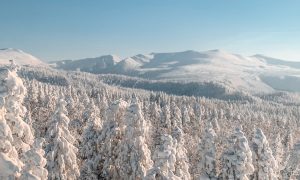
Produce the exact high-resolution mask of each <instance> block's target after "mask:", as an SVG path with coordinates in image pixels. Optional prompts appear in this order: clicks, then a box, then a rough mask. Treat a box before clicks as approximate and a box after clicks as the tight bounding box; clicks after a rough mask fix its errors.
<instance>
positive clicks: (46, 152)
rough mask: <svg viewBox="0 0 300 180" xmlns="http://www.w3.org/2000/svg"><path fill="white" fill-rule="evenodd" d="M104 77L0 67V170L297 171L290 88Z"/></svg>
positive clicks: (65, 175) (176, 174) (203, 175)
mask: <svg viewBox="0 0 300 180" xmlns="http://www.w3.org/2000/svg"><path fill="white" fill-rule="evenodd" d="M110 78H111V75H95V74H89V73H83V72H75V71H73V72H72V71H70V72H67V71H59V70H54V69H50V68H35V67H26V66H22V67H18V66H15V65H13V64H12V65H10V66H4V67H2V68H1V70H0V80H1V81H0V83H1V85H0V97H1V98H0V100H1V101H0V105H1V106H0V108H1V109H0V110H1V114H0V115H1V116H0V139H1V140H0V170H1V171H0V177H1V178H0V179H21V180H27V179H30V180H31V179H41V180H45V179H50V180H55V179H61V180H64V179H66V180H67V179H68V180H69V179H70V180H72V179H87V180H96V179H145V180H147V179H149V180H150V179H160V180H163V179H183V180H189V179H201V180H202V179H204V180H205V179H224V180H227V179H237V180H246V179H249V180H252V179H253V180H263V179H265V180H274V179H300V142H299V140H300V131H299V126H300V119H299V117H300V107H299V104H297V102H294V101H293V100H292V99H293V98H292V97H293V96H295V94H293V95H292V94H288V93H286V94H284V95H283V94H279V95H278V94H274V95H268V96H267V95H265V96H263V95H261V96H253V95H249V94H231V96H230V97H229V98H228V97H226V98H224V97H225V96H217V97H218V98H214V97H204V96H201V95H199V96H193V95H191V96H178V95H172V93H165V92H163V91H149V90H143V89H137V88H128V87H126V86H120V85H118V84H113V83H107V81H109V79H110ZM114 78H115V80H116V78H118V81H119V82H123V84H125V83H126V82H129V79H126V77H125V76H120V77H118V76H116V77H114ZM156 86H159V84H156ZM204 93H205V92H204Z"/></svg>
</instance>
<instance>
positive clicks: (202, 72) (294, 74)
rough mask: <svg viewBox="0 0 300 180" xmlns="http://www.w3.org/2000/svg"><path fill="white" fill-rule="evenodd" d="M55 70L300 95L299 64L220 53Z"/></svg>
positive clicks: (82, 63) (26, 60)
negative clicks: (199, 83) (211, 83)
mask: <svg viewBox="0 0 300 180" xmlns="http://www.w3.org/2000/svg"><path fill="white" fill-rule="evenodd" d="M8 59H14V60H15V61H16V63H17V64H22V65H24V64H29V65H41V64H44V63H43V62H42V61H41V60H39V59H38V58H35V57H34V56H32V55H30V54H27V53H25V52H23V51H21V50H16V49H2V50H0V64H3V63H4V62H8V61H7V60H8ZM49 66H50V67H52V68H56V69H62V70H68V71H83V72H89V73H94V74H121V75H126V76H133V77H138V78H143V79H146V80H147V79H148V80H161V81H168V82H215V83H218V84H222V85H224V86H226V87H230V88H232V89H235V90H237V91H242V92H249V93H271V92H275V91H278V90H280V91H295V92H299V91H300V62H292V61H285V60H280V59H275V58H270V57H267V56H263V55H254V56H250V57H246V56H242V55H238V54H233V53H229V52H226V51H223V50H210V51H203V52H198V51H191V50H189V51H183V52H172V53H150V54H138V55H135V56H132V57H128V58H125V59H121V58H119V57H117V56H115V55H105V56H100V57H95V58H86V59H78V60H61V61H55V62H51V63H49Z"/></svg>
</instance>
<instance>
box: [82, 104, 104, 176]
mask: <svg viewBox="0 0 300 180" xmlns="http://www.w3.org/2000/svg"><path fill="white" fill-rule="evenodd" d="M93 105H94V104H93V103H92V104H91V111H90V114H89V117H88V120H87V127H86V128H85V130H84V132H83V138H82V143H81V145H80V147H81V148H80V150H79V154H80V156H81V159H82V160H83V163H82V165H81V170H80V179H95V180H97V179H98V178H99V177H100V172H101V171H100V169H99V166H98V165H99V161H100V156H101V154H100V153H99V149H98V148H97V143H98V142H97V139H98V137H99V134H100V131H101V128H102V121H101V119H100V117H99V111H98V108H96V107H94V106H93Z"/></svg>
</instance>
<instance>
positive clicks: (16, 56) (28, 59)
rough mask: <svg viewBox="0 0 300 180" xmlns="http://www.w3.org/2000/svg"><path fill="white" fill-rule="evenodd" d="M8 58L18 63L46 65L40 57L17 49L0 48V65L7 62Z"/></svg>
mask: <svg viewBox="0 0 300 180" xmlns="http://www.w3.org/2000/svg"><path fill="white" fill-rule="evenodd" d="M9 60H14V62H15V63H16V64H18V65H31V66H38V65H46V63H44V62H43V61H41V60H40V59H38V58H36V57H34V56H32V55H30V54H28V53H26V52H24V51H22V50H19V49H13V48H6V49H0V65H3V64H9Z"/></svg>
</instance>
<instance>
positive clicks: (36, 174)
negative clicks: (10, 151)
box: [20, 138, 48, 180]
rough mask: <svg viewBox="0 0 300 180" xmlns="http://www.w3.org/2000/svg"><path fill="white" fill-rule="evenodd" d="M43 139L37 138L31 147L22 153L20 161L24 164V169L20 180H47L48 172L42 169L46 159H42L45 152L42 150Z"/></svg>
mask: <svg viewBox="0 0 300 180" xmlns="http://www.w3.org/2000/svg"><path fill="white" fill-rule="evenodd" d="M44 141H45V140H44V139H43V138H37V139H35V141H34V144H33V147H32V148H31V149H30V150H29V151H27V152H25V153H24V155H23V157H22V159H23V161H24V162H25V167H24V168H23V170H22V175H21V178H20V179H21V180H28V179H33V180H47V179H48V171H47V170H46V169H45V168H44V167H45V166H46V163H47V159H46V158H44V155H45V151H44V150H43V149H42V148H43V147H42V146H43V143H44Z"/></svg>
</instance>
